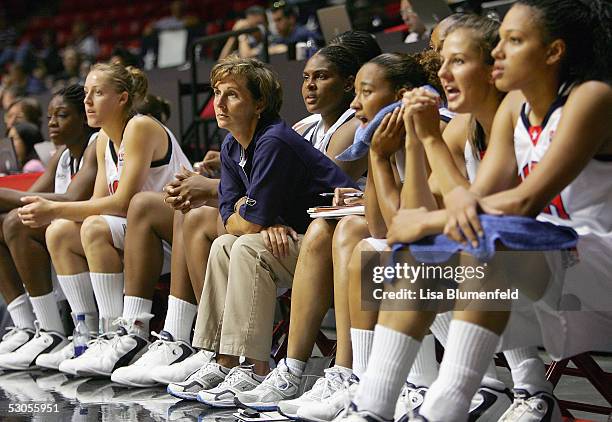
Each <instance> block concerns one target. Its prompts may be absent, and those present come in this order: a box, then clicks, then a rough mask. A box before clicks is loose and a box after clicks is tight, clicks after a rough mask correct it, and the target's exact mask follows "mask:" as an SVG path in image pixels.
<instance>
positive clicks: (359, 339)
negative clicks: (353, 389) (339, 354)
mask: <svg viewBox="0 0 612 422" xmlns="http://www.w3.org/2000/svg"><path fill="white" fill-rule="evenodd" d="M373 341H374V331H373V330H361V329H359V328H351V345H352V347H353V373H354V374H355V375H356V376H357V378H361V376H362V375H363V374H364V372H365V371H366V369H367V368H368V359H370V352H371V351H372V342H373Z"/></svg>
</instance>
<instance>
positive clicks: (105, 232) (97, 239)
mask: <svg viewBox="0 0 612 422" xmlns="http://www.w3.org/2000/svg"><path fill="white" fill-rule="evenodd" d="M81 243H82V244H83V249H84V250H85V252H87V251H88V249H91V248H95V247H96V246H99V245H101V244H111V245H112V244H113V238H112V235H111V232H110V228H109V226H108V223H107V222H106V220H105V219H104V217H102V216H100V215H92V216H89V217H87V218H86V219H85V221H83V224H82V225H81Z"/></svg>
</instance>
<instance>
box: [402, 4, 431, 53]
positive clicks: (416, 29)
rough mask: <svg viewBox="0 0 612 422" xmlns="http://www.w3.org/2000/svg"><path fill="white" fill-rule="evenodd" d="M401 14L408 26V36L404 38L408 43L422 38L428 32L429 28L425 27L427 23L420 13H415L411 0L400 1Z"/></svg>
mask: <svg viewBox="0 0 612 422" xmlns="http://www.w3.org/2000/svg"><path fill="white" fill-rule="evenodd" d="M400 14H401V15H402V20H403V21H404V23H405V24H406V25H407V26H408V30H409V31H410V32H409V33H408V36H406V39H404V42H405V43H406V44H409V43H412V42H416V41H418V40H420V39H422V38H423V37H424V36H425V35H426V32H427V28H425V24H424V23H423V21H421V18H419V15H417V14H416V13H415V11H414V10H413V9H412V3H410V0H401V2H400Z"/></svg>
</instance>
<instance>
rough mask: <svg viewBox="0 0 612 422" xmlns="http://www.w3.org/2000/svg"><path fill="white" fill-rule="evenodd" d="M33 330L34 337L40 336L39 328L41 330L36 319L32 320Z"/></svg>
mask: <svg viewBox="0 0 612 422" xmlns="http://www.w3.org/2000/svg"><path fill="white" fill-rule="evenodd" d="M34 330H35V331H36V332H35V333H34V338H38V337H40V330H41V328H40V322H38V320H35V321H34Z"/></svg>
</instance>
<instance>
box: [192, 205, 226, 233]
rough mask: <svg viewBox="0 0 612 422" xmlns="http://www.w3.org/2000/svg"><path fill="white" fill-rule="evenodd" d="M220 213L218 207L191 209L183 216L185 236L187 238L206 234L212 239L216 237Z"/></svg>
mask: <svg viewBox="0 0 612 422" xmlns="http://www.w3.org/2000/svg"><path fill="white" fill-rule="evenodd" d="M218 214H219V210H218V209H217V208H213V207H207V206H203V207H200V208H195V209H193V210H190V211H189V212H188V213H187V214H185V216H184V217H183V238H184V239H185V240H187V239H188V238H191V236H194V235H196V236H202V235H204V236H206V237H207V238H209V239H211V240H212V239H214V238H216V237H217V215H218Z"/></svg>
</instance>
